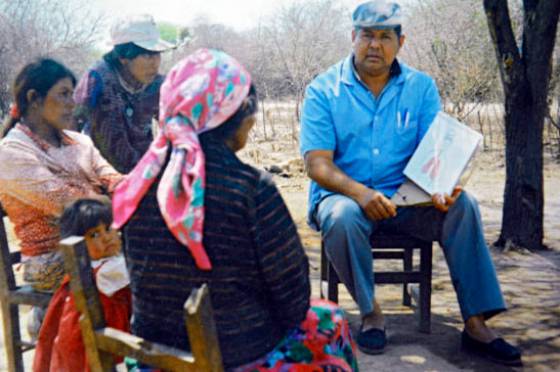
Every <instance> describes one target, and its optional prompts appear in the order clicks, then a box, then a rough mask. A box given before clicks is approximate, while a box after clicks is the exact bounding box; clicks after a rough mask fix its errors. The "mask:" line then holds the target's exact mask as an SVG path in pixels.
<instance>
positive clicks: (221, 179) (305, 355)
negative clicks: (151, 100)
mask: <svg viewBox="0 0 560 372" xmlns="http://www.w3.org/2000/svg"><path fill="white" fill-rule="evenodd" d="M256 110H257V97H256V92H255V89H254V86H253V85H252V83H251V76H250V75H249V73H248V72H247V71H246V70H245V68H244V67H243V66H241V65H240V64H239V63H238V62H237V61H236V60H235V59H233V58H232V57H230V56H229V55H227V54H225V53H223V52H219V51H215V50H207V49H201V50H198V51H196V52H195V53H193V54H191V55H190V56H188V57H186V58H185V59H184V60H182V61H181V62H179V63H178V64H177V65H175V66H174V67H173V69H172V70H171V71H170V72H169V74H168V75H167V78H166V80H165V82H164V83H163V85H162V89H161V99H160V131H159V134H158V136H157V137H156V138H155V140H154V142H153V143H152V145H151V146H150V149H149V151H148V152H147V153H146V154H145V155H144V157H143V158H142V159H141V161H140V162H139V164H138V165H137V166H136V168H134V170H133V171H132V172H131V173H130V174H129V175H128V177H127V178H126V179H125V181H123V182H122V183H121V184H120V185H119V186H118V188H117V190H116V191H115V194H114V199H113V207H114V218H115V225H116V227H121V226H123V225H125V224H126V226H125V229H124V232H125V235H126V249H125V253H126V256H127V263H128V266H129V271H130V274H131V289H132V293H133V304H134V323H133V325H132V329H133V332H134V333H136V334H138V335H140V336H142V337H144V338H146V339H148V340H151V341H156V342H161V343H164V344H167V345H170V346H173V347H177V348H182V349H188V348H189V345H188V338H187V335H186V330H185V327H184V325H183V304H184V302H185V300H186V299H187V297H188V296H189V294H190V292H191V290H192V289H193V288H194V287H197V286H200V285H201V284H202V283H208V286H209V289H210V296H211V300H212V306H213V308H214V317H215V320H216V325H217V330H218V337H219V341H220V347H221V352H222V357H223V362H224V365H225V367H226V368H227V369H234V368H237V369H239V370H245V369H247V368H252V369H261V370H279V369H280V368H283V370H290V368H298V366H306V367H305V368H308V369H306V370H310V371H311V370H315V369H313V368H315V367H313V366H320V365H326V364H328V365H332V366H337V367H341V369H339V370H348V371H350V370H352V368H353V367H355V365H356V364H355V359H354V357H353V349H352V343H351V340H350V336H349V330H348V324H347V322H346V321H345V320H344V318H343V317H342V312H341V310H339V309H338V308H336V307H334V305H332V304H327V303H321V304H312V306H311V307H310V302H309V295H310V285H309V275H308V274H309V268H308V261H307V257H306V255H305V253H304V251H303V248H302V246H301V242H300V240H299V237H298V234H297V231H296V227H295V225H294V223H293V221H292V219H291V217H290V214H289V213H288V210H287V209H286V206H285V204H284V202H283V200H282V198H281V196H280V194H279V193H278V190H277V189H276V187H275V186H274V184H273V183H272V181H271V179H270V178H269V176H268V175H267V174H265V173H263V172H261V171H259V170H257V169H255V168H253V167H251V166H249V165H247V164H244V163H243V162H241V161H240V160H239V159H238V158H237V156H236V155H235V152H236V151H238V150H240V149H241V148H243V147H244V146H245V143H246V141H247V138H248V133H249V131H250V130H251V128H252V127H253V125H254V123H255V120H256V119H255V112H256ZM316 305H317V306H316ZM303 351H305V352H303ZM309 368H311V369H309ZM317 368H319V367H317ZM317 368H316V369H317Z"/></svg>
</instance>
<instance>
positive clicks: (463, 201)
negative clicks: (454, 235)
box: [450, 191, 478, 213]
mask: <svg viewBox="0 0 560 372" xmlns="http://www.w3.org/2000/svg"><path fill="white" fill-rule="evenodd" d="M451 208H452V209H454V210H456V211H457V212H460V213H465V212H470V211H473V212H474V211H477V210H478V201H477V200H476V198H475V197H474V196H472V195H471V194H469V193H468V192H466V191H463V192H461V195H459V197H458V198H457V200H455V203H454V204H453V206H452V207H451ZM450 211H451V209H450Z"/></svg>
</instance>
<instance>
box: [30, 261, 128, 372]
mask: <svg viewBox="0 0 560 372" xmlns="http://www.w3.org/2000/svg"><path fill="white" fill-rule="evenodd" d="M94 271H95V272H97V270H94ZM99 299H100V300H101V305H102V307H103V314H104V317H105V324H106V326H108V327H112V328H116V329H119V330H121V331H124V332H130V322H129V320H130V316H131V312H132V308H131V307H132V306H131V304H132V297H131V294H130V289H129V287H125V288H122V289H120V290H118V291H117V292H116V293H114V294H113V295H112V296H111V297H108V296H106V295H105V294H103V293H102V292H99ZM79 318H80V313H79V312H78V310H77V309H76V305H75V303H74V298H73V297H72V293H71V291H70V283H69V278H68V277H65V278H64V281H63V282H62V284H61V286H60V288H59V289H58V290H57V291H56V292H55V294H54V296H53V298H52V299H51V302H50V304H49V308H48V310H47V314H46V315H45V319H44V321H43V325H42V326H41V331H40V333H39V338H38V340H37V348H36V349H35V358H34V360H33V371H34V372H49V371H52V372H80V371H89V367H88V365H87V361H86V354H85V349H84V344H83V341H82V333H81V331H80V325H79V322H78V320H79Z"/></svg>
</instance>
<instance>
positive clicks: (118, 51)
mask: <svg viewBox="0 0 560 372" xmlns="http://www.w3.org/2000/svg"><path fill="white" fill-rule="evenodd" d="M159 53H160V52H154V51H152V50H148V49H144V48H142V47H139V46H138V45H136V44H134V43H125V44H118V45H115V46H114V48H113V50H111V51H110V52H108V53H105V54H104V55H103V59H104V60H105V62H107V64H108V65H109V66H111V67H113V68H114V69H118V68H120V67H121V61H120V60H119V58H124V59H130V60H132V59H134V58H136V57H138V56H140V55H142V54H147V55H153V54H159Z"/></svg>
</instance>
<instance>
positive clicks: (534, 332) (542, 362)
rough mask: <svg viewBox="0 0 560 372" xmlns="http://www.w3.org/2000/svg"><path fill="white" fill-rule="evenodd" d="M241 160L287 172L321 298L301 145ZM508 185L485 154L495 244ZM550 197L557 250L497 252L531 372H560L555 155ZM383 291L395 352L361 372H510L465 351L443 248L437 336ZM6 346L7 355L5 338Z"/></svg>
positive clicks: (511, 329)
mask: <svg viewBox="0 0 560 372" xmlns="http://www.w3.org/2000/svg"><path fill="white" fill-rule="evenodd" d="M269 131H270V128H269ZM241 157H242V158H243V159H244V160H246V161H247V162H249V163H252V164H254V165H255V166H257V167H260V168H268V169H270V167H271V166H272V165H277V166H278V168H280V169H281V170H282V172H283V173H284V176H275V181H276V183H277V185H278V187H279V189H280V191H281V193H282V195H283V197H284V199H285V201H286V202H287V204H288V206H289V209H290V211H291V213H292V216H293V218H294V220H295V221H296V223H297V225H298V228H299V232H300V235H301V238H302V240H303V243H304V245H305V248H306V250H307V253H308V255H309V257H310V262H311V266H312V268H311V278H312V283H313V295H314V296H318V295H319V291H318V289H319V271H318V268H319V247H320V241H319V236H318V234H317V233H315V232H314V231H312V230H310V229H309V228H308V227H307V225H306V223H305V213H306V205H307V184H308V182H307V179H306V178H305V177H304V175H303V174H302V173H301V161H300V160H298V154H297V149H296V145H295V142H294V141H293V140H292V139H291V138H287V137H285V138H283V140H282V141H274V142H272V141H264V140H262V139H259V137H258V136H257V135H255V136H254V137H253V138H252V142H251V143H250V145H249V146H248V147H247V149H246V150H243V152H242V153H241ZM286 176H289V178H287V177H286ZM503 184H504V159H503V156H502V155H501V152H484V153H482V154H481V155H480V159H479V161H478V162H477V167H476V170H475V171H474V173H473V176H472V177H471V180H470V181H469V184H468V187H467V188H468V190H469V191H470V192H471V193H473V194H474V195H475V196H476V197H477V198H478V200H479V202H480V206H481V211H482V216H483V220H484V222H485V234H486V239H487V241H488V242H489V243H491V242H493V241H494V240H495V239H496V237H497V236H498V233H499V228H500V225H501V208H502V201H501V198H502V193H503ZM545 191H546V209H545V229H546V239H545V243H546V244H547V245H548V246H549V247H550V250H548V251H544V252H539V253H527V252H525V253H520V252H513V251H510V252H506V253H503V252H499V251H497V250H494V249H492V255H493V257H494V262H495V264H496V268H497V271H498V275H499V278H500V281H501V284H502V289H503V292H504V295H505V297H506V300H507V303H508V305H509V311H508V312H507V313H505V314H502V315H500V316H498V317H496V318H495V319H493V320H492V321H491V325H492V326H493V327H495V328H496V329H497V330H498V331H499V333H500V334H502V335H503V336H505V337H506V338H507V339H508V340H510V341H512V342H513V343H515V344H516V345H518V346H519V347H521V349H522V350H523V360H524V363H525V367H524V370H527V371H556V370H559V369H560V165H559V164H558V163H555V162H553V161H552V160H550V159H549V158H548V157H547V161H546V164H545ZM384 262H386V261H384ZM377 293H378V295H379V299H380V302H381V304H382V307H383V308H384V310H385V312H386V314H387V319H388V323H387V328H388V335H389V342H390V346H389V347H388V349H387V351H386V353H385V354H383V355H380V356H375V357H373V356H368V355H364V354H360V355H359V364H360V368H361V370H362V371H456V370H467V371H508V370H511V369H508V368H503V367H499V366H496V365H494V364H491V363H488V362H486V361H484V360H482V359H480V358H478V357H474V356H471V355H467V354H464V353H462V352H460V344H459V336H460V331H461V329H462V322H461V317H460V314H459V309H458V306H457V301H456V298H455V294H454V291H453V289H452V285H451V282H450V279H449V275H448V272H447V267H446V264H445V261H444V259H443V256H442V254H441V250H439V249H438V248H435V249H434V272H433V295H432V333H431V334H430V335H426V334H422V333H419V332H417V331H416V324H417V323H416V318H415V316H414V311H413V310H412V309H410V308H407V307H403V306H402V305H401V304H400V303H401V299H400V295H401V289H400V287H399V286H394V285H387V286H380V288H379V289H378V292H377ZM340 304H341V306H342V307H343V308H344V309H345V310H347V312H348V314H349V317H350V321H351V324H352V326H353V328H354V329H356V328H357V326H358V322H359V319H358V315H357V308H356V305H355V304H354V303H353V301H352V300H351V299H350V298H349V296H348V294H347V293H346V292H345V291H344V290H342V286H341V301H340ZM0 348H2V349H3V338H2V337H0ZM3 352H4V350H0V355H2V357H0V371H2V370H5V358H4V354H3ZM31 358H32V353H27V357H26V360H27V363H26V364H27V366H28V367H29V368H30V364H29V363H30V361H31ZM26 370H29V369H28V368H26ZM518 370H521V369H518Z"/></svg>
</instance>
